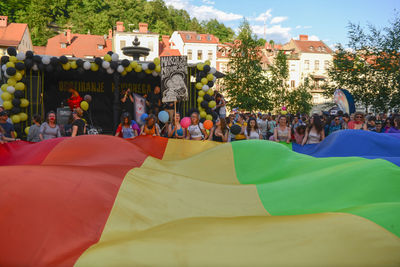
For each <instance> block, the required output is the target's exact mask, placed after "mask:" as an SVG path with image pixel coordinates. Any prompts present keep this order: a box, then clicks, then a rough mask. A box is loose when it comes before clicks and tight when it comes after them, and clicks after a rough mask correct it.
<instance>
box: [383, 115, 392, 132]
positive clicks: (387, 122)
mask: <svg viewBox="0 0 400 267" xmlns="http://www.w3.org/2000/svg"><path fill="white" fill-rule="evenodd" d="M391 127H392V123H391V122H390V119H389V118H386V119H385V124H384V126H383V130H382V131H383V132H384V133H387V132H388V131H389V129H390V128H391Z"/></svg>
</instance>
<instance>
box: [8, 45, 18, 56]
mask: <svg viewBox="0 0 400 267" xmlns="http://www.w3.org/2000/svg"><path fill="white" fill-rule="evenodd" d="M7 54H9V55H10V56H14V57H15V56H16V55H17V49H15V48H14V47H9V48H7Z"/></svg>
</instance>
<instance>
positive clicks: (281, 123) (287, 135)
mask: <svg viewBox="0 0 400 267" xmlns="http://www.w3.org/2000/svg"><path fill="white" fill-rule="evenodd" d="M290 139H291V132H290V127H288V126H287V119H286V116H285V115H281V116H279V120H278V125H277V126H276V127H275V128H274V141H275V142H278V143H279V142H286V143H288V144H289V143H290Z"/></svg>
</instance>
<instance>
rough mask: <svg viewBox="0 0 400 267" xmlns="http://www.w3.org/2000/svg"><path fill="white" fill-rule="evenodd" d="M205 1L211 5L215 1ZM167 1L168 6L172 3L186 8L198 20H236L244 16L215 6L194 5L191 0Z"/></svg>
mask: <svg viewBox="0 0 400 267" xmlns="http://www.w3.org/2000/svg"><path fill="white" fill-rule="evenodd" d="M203 2H204V3H207V4H210V5H212V4H213V3H214V2H212V1H210V0H203ZM165 3H166V5H167V6H170V5H171V6H173V7H174V8H177V9H184V10H186V11H187V12H188V13H189V15H190V16H191V17H195V18H197V19H198V20H209V19H217V20H219V21H234V20H239V19H241V18H243V16H242V15H239V14H235V13H227V12H224V11H222V10H219V9H216V8H215V7H213V6H206V5H201V6H196V5H192V4H191V3H190V1H189V0H166V1H165Z"/></svg>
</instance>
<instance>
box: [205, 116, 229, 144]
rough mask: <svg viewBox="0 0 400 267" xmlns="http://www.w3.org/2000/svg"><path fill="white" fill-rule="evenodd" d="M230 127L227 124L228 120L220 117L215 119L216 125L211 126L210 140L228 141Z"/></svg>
mask: <svg viewBox="0 0 400 267" xmlns="http://www.w3.org/2000/svg"><path fill="white" fill-rule="evenodd" d="M228 134H229V129H228V127H227V126H226V121H225V119H224V118H218V119H217V120H216V121H215V125H214V127H213V128H211V131H210V135H209V137H208V140H210V141H215V142H223V143H226V142H228Z"/></svg>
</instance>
